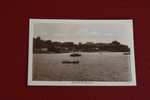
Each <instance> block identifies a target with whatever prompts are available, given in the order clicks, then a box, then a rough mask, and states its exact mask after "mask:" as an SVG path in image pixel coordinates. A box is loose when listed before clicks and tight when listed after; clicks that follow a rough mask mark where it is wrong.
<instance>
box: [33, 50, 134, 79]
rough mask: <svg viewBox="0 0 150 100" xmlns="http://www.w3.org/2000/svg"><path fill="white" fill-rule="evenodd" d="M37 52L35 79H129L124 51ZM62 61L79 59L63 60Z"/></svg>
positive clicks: (34, 70) (34, 60)
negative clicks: (64, 62)
mask: <svg viewBox="0 0 150 100" xmlns="http://www.w3.org/2000/svg"><path fill="white" fill-rule="evenodd" d="M81 55H82V56H79V57H71V56H70V53H62V54H34V55H33V80H43V81H129V80H131V78H130V76H131V73H130V66H129V65H130V61H129V55H123V53H121V52H96V53H85V52H84V53H81ZM62 61H79V62H80V63H78V64H67V63H66V64H63V63H62Z"/></svg>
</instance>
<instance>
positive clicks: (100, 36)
mask: <svg viewBox="0 0 150 100" xmlns="http://www.w3.org/2000/svg"><path fill="white" fill-rule="evenodd" d="M33 28H34V29H33V30H34V37H37V36H40V37H41V39H43V40H52V41H62V42H75V43H78V42H83V43H85V42H95V43H96V42H106V43H108V42H112V41H114V40H117V41H119V42H121V43H122V44H126V45H128V46H130V45H131V40H132V37H131V36H132V34H133V33H132V23H131V21H129V20H128V21H125V20H122V21H99V22H90V21H88V22H86V21H83V22H78V21H77V22H67V21H66V22H65V23H64V22H60V23H59V22H57V23H55V22H49V23H42V22H39V23H34V27H33Z"/></svg>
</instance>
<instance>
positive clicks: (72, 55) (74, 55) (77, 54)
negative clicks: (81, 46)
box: [70, 52, 81, 57]
mask: <svg viewBox="0 0 150 100" xmlns="http://www.w3.org/2000/svg"><path fill="white" fill-rule="evenodd" d="M70 56H71V57H78V56H81V54H80V53H79V52H73V53H72V54H70Z"/></svg>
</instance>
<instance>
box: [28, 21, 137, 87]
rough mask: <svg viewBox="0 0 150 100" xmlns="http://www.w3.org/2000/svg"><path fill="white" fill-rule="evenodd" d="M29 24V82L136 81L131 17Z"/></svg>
mask: <svg viewBox="0 0 150 100" xmlns="http://www.w3.org/2000/svg"><path fill="white" fill-rule="evenodd" d="M29 23H30V24H29V53H28V86H136V73H135V57H134V38H133V20H132V19H123V20H116V19H115V20H91V19H90V20H78V19H30V20H29Z"/></svg>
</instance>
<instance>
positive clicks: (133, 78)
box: [27, 19, 136, 86]
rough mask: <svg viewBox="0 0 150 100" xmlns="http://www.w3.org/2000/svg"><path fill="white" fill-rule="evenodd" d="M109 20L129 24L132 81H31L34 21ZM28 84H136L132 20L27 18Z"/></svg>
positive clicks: (91, 21) (97, 21)
mask: <svg viewBox="0 0 150 100" xmlns="http://www.w3.org/2000/svg"><path fill="white" fill-rule="evenodd" d="M110 21H113V22H114V21H115V22H117V21H119V22H120V21H127V22H129V23H130V25H131V29H130V31H131V32H130V33H131V38H132V40H131V55H130V60H131V74H132V76H131V77H132V81H130V82H118V81H117V82H109V81H107V82H98V81H87V82H84V81H83V82H80V81H33V80H32V60H33V59H32V56H33V50H32V49H33V47H32V46H33V33H34V32H33V31H34V30H33V24H35V23H39V22H40V23H65V22H67V23H69V22H78V23H79V22H80V23H82V22H84V23H85V22H88V23H89V22H90V23H93V22H94V23H99V22H104V23H107V22H110ZM27 85H28V86H136V71H135V56H134V38H133V20H132V19H125V20H124V19H123V20H120V19H119V20H77V19H72V20H70V19H29V49H28V82H27Z"/></svg>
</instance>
